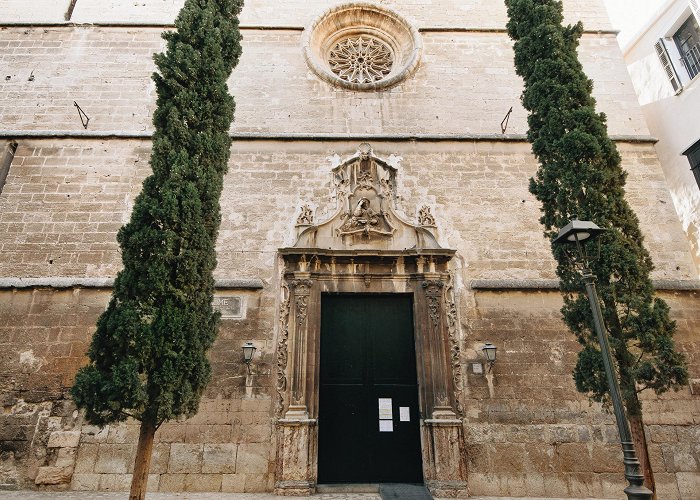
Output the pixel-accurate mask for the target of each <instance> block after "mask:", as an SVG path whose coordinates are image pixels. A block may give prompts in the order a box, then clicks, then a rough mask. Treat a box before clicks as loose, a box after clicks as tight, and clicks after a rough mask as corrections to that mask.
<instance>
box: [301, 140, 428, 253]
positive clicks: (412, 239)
mask: <svg viewBox="0 0 700 500" xmlns="http://www.w3.org/2000/svg"><path fill="white" fill-rule="evenodd" d="M331 161H333V164H334V168H333V171H332V175H333V177H332V178H333V188H334V190H335V199H336V202H337V207H336V211H335V213H333V214H332V215H331V216H330V218H328V219H327V220H326V221H324V222H320V223H318V224H316V225H312V226H311V227H306V228H304V229H303V231H301V232H300V234H299V237H298V239H297V242H296V243H295V245H294V247H295V248H324V249H331V250H340V249H347V248H348V247H352V248H357V249H363V248H366V249H370V248H371V249H384V250H409V249H437V248H440V246H439V245H438V243H437V240H436V239H435V236H434V235H433V234H432V232H431V231H430V228H426V227H424V226H422V225H420V224H412V223H410V222H408V221H407V220H405V219H404V218H403V217H402V216H401V215H399V213H397V210H396V174H397V168H396V167H397V166H398V162H399V161H400V158H397V157H395V156H393V155H392V156H391V157H390V158H389V159H388V160H384V159H381V158H379V157H377V156H375V155H374V154H373V151H372V148H371V146H370V145H369V144H367V143H363V144H360V147H359V148H358V151H357V153H356V154H355V155H353V156H351V157H350V158H348V159H347V160H345V161H343V162H341V161H340V158H339V157H338V156H335V157H333V158H331Z"/></svg>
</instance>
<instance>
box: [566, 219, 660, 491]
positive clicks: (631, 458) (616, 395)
mask: <svg viewBox="0 0 700 500" xmlns="http://www.w3.org/2000/svg"><path fill="white" fill-rule="evenodd" d="M604 231H605V230H604V229H601V228H600V227H598V226H597V225H596V224H594V223H593V222H589V221H580V220H576V219H574V220H572V221H571V222H570V223H569V224H567V225H566V226H564V227H563V228H561V230H560V231H559V236H557V238H556V239H555V240H554V243H555V244H571V243H576V249H577V251H578V256H579V258H580V259H581V263H582V264H583V269H582V270H581V275H582V277H583V281H584V283H585V284H586V293H587V295H588V302H589V303H590V304H591V312H592V313H593V324H594V326H595V331H596V334H597V335H598V343H599V344H600V352H601V353H602V355H603V364H604V365H605V374H606V376H607V379H608V389H609V390H610V398H611V399H612V404H613V409H614V411H615V420H616V421H617V431H618V432H619V434H620V441H621V443H622V452H623V454H624V458H623V462H624V464H625V478H627V481H628V482H629V486H627V488H625V493H626V494H627V499H628V500H651V498H652V496H653V493H652V492H651V491H650V490H649V489H648V488H645V487H644V476H643V475H642V474H641V473H640V471H639V470H640V465H639V460H638V459H637V453H636V452H635V450H634V443H633V442H632V433H631V432H630V427H629V423H628V422H627V416H626V414H625V408H624V406H623V405H622V398H621V396H620V385H619V383H618V381H617V376H616V375H615V371H614V368H613V358H612V354H611V353H610V344H609V343H608V335H607V333H606V331H605V326H604V322H603V313H602V312H601V310H600V302H599V300H598V294H597V292H596V289H595V278H594V276H593V273H592V272H591V270H590V267H589V265H588V258H587V256H586V253H585V251H584V249H583V246H582V245H581V242H582V241H585V240H589V239H594V238H596V237H598V236H599V235H600V233H602V232H604Z"/></svg>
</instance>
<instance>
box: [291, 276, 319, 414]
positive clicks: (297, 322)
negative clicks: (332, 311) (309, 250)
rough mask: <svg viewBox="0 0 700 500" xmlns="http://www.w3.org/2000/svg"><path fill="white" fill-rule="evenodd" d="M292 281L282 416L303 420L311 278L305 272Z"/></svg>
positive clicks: (306, 408)
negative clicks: (287, 376)
mask: <svg viewBox="0 0 700 500" xmlns="http://www.w3.org/2000/svg"><path fill="white" fill-rule="evenodd" d="M294 277H295V279H294V280H292V282H291V285H292V304H293V307H292V314H291V316H292V317H291V322H290V325H293V326H292V327H291V328H290V330H291V331H290V335H291V339H290V349H291V353H292V356H291V359H290V360H289V369H290V374H291V375H290V378H291V380H290V398H289V408H288V409H287V413H285V419H290V418H292V419H300V418H301V419H307V418H309V410H308V404H307V394H306V387H307V384H306V381H307V369H306V368H307V362H306V360H307V356H308V341H307V340H308V336H309V299H310V297H311V286H312V285H313V281H311V279H310V274H309V273H295V275H294Z"/></svg>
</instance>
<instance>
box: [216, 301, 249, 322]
mask: <svg viewBox="0 0 700 500" xmlns="http://www.w3.org/2000/svg"><path fill="white" fill-rule="evenodd" d="M212 306H213V307H214V310H215V311H219V312H220V313H221V319H237V318H241V317H243V314H242V307H241V297H240V296H237V295H226V296H223V295H222V296H218V297H214V302H213V304H212Z"/></svg>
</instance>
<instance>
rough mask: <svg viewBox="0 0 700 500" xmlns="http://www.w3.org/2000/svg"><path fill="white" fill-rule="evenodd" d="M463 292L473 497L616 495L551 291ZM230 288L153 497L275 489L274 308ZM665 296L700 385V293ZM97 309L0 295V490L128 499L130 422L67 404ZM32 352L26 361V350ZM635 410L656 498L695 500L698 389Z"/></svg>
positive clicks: (616, 473)
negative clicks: (240, 312) (248, 368)
mask: <svg viewBox="0 0 700 500" xmlns="http://www.w3.org/2000/svg"><path fill="white" fill-rule="evenodd" d="M458 292H459V295H460V298H461V300H460V304H459V312H460V317H461V318H462V320H461V329H462V335H463V339H464V342H463V356H464V366H463V367H464V370H463V372H464V373H465V377H466V380H467V384H466V388H465V391H464V394H465V397H464V401H463V406H464V408H465V420H464V431H465V432H464V435H465V441H466V442H465V445H466V446H465V449H466V454H467V460H468V471H469V481H468V485H469V489H470V493H471V494H472V495H494V496H501V495H517V494H518V493H519V492H522V491H523V490H524V489H527V491H529V492H530V493H531V494H532V495H540V496H543V497H546V496H557V497H568V496H574V497H592V498H616V497H619V492H620V491H621V490H622V488H623V487H624V479H623V477H622V454H621V452H620V449H619V445H618V437H617V431H616V427H615V425H614V420H613V419H612V417H611V416H610V415H609V414H607V413H605V412H604V411H603V410H602V409H601V408H600V406H599V405H597V404H595V405H590V404H589V403H588V401H586V399H585V398H583V397H582V396H581V395H580V394H578V393H577V392H576V391H575V389H574V386H573V381H572V378H571V373H570V372H571V368H572V366H573V364H574V362H575V357H576V352H577V350H578V346H577V344H576V342H575V340H574V338H573V336H572V335H571V334H570V333H568V332H567V331H566V330H565V328H564V327H563V325H562V323H561V321H560V318H559V312H558V309H559V307H560V305H561V300H560V298H559V294H558V293H557V292H556V291H548V292H542V291H539V292H538V291H514V290H509V291H489V290H468V289H466V288H463V289H461V290H460V291H458ZM227 293H229V292H227ZM231 293H233V292H231ZM235 293H238V294H242V295H244V296H246V297H247V300H246V301H245V302H246V304H247V311H246V318H245V319H241V320H236V321H232V320H226V321H224V322H223V324H222V329H221V332H220V335H219V338H218V340H217V342H216V344H215V346H214V348H213V349H212V353H211V357H212V361H213V367H214V378H213V381H212V384H211V385H210V386H209V388H208V389H207V393H206V395H205V398H204V399H203V401H202V404H201V406H200V411H199V413H198V414H197V415H196V416H195V417H193V418H191V419H187V420H183V421H180V422H170V423H167V424H164V425H163V427H162V428H161V429H159V431H158V433H157V435H156V445H155V449H154V457H153V462H152V466H151V477H150V479H149V488H150V489H151V490H152V491H247V492H260V491H271V490H272V488H273V483H274V462H275V456H274V453H275V451H274V450H275V445H274V442H273V441H274V437H273V436H274V433H273V420H272V418H273V410H272V402H273V399H272V394H273V389H272V385H273V384H272V380H271V378H270V367H271V359H272V355H273V353H274V349H273V348H272V346H273V344H272V342H271V337H269V336H265V335H264V334H262V333H256V332H263V331H268V332H270V331H271V330H267V328H262V329H261V328H260V326H261V325H262V324H265V325H266V327H268V326H271V325H270V322H272V321H274V319H273V318H274V317H275V315H274V310H275V307H274V300H273V299H272V298H270V297H267V295H266V293H265V292H255V291H247V292H245V291H237V292H235ZM663 296H664V298H665V299H666V300H667V301H668V302H669V303H670V305H671V308H672V311H673V315H674V318H675V319H676V321H677V323H678V327H679V331H678V334H677V341H678V344H679V348H680V349H681V350H682V351H683V352H685V353H686V355H687V356H688V362H689V366H690V369H691V377H692V378H693V379H695V380H697V379H699V378H700V370H699V369H698V367H699V366H700V359H699V358H700V354H699V353H700V349H698V347H699V346H698V343H700V338H699V337H698V334H697V332H698V331H700V319H698V318H697V315H696V314H695V311H696V304H697V300H698V294H697V292H674V293H664V294H663ZM107 299H108V291H107V290H91V289H74V290H49V289H47V290H6V291H2V292H0V304H2V306H1V307H2V310H1V313H2V314H1V315H0V316H1V317H2V318H3V324H2V325H3V326H2V337H1V338H2V339H3V345H2V350H3V352H5V353H8V354H7V355H6V358H5V359H3V366H4V370H3V374H2V389H3V390H2V394H3V398H4V399H3V406H4V412H3V414H2V415H0V429H2V431H1V432H2V439H1V441H0V446H1V447H2V455H1V462H0V484H1V485H2V487H3V488H11V489H14V488H36V487H42V488H50V489H65V488H70V489H74V490H104V491H112V490H116V491H123V490H126V489H128V486H129V483H130V480H131V476H130V474H131V471H132V469H133V460H134V455H135V445H136V441H137V439H138V425H137V424H136V423H133V422H131V423H124V424H118V425H110V426H107V427H105V428H97V427H94V426H90V425H86V424H85V423H84V421H83V419H82V418H81V416H80V414H79V413H78V412H77V411H75V408H74V406H73V405H72V403H71V402H70V401H69V400H67V399H66V391H67V388H68V387H69V385H70V384H71V382H72V377H73V375H74V373H75V370H76V369H77V367H78V366H79V365H80V364H82V362H83V360H84V357H83V355H84V352H85V349H86V347H87V343H88V340H89V338H90V335H91V333H92V328H93V326H92V325H93V324H94V320H95V319H96V317H97V315H98V314H99V313H100V312H101V311H102V310H103V309H104V306H105V304H106V301H107ZM266 302H272V305H266ZM39 304H44V306H43V308H40V307H39ZM28 311H29V312H28ZM78 312H80V314H78ZM263 317H264V318H265V319H261V318H263ZM22 318H23V319H22ZM60 318H65V319H64V320H61V319H60ZM61 321H62V323H63V324H57V323H59V322H61ZM71 322H72V323H74V326H70V323H71ZM75 325H77V326H75ZM250 339H253V340H254V341H255V342H256V344H257V345H259V346H260V347H261V352H262V355H261V357H260V358H259V359H258V358H256V360H255V362H254V365H253V366H254V376H253V377H252V380H249V381H248V383H247V384H246V376H245V373H244V368H243V367H242V366H241V363H240V359H239V358H240V356H241V353H240V352H239V351H240V344H241V343H242V342H243V341H244V340H250ZM8 340H9V342H8ZM485 341H491V342H494V343H495V344H496V345H497V346H498V347H499V351H498V361H497V363H496V365H495V366H494V368H493V370H492V371H491V373H485V374H483V373H482V374H479V373H475V372H474V364H480V365H482V366H483V358H482V357H481V353H480V351H479V349H480V347H481V345H482V344H483V342H485ZM27 352H31V353H32V354H31V356H29V355H28V354H24V355H23V353H27ZM61 353H64V354H63V355H61ZM644 411H645V422H646V431H647V436H648V440H649V451H650V456H651V459H652V464H653V467H654V471H655V475H656V480H657V486H658V489H659V495H660V496H659V498H663V499H664V500H691V499H694V498H695V497H694V493H695V492H696V491H697V487H698V485H699V484H700V472H699V470H700V445H698V443H699V442H700V394H698V393H697V391H696V392H695V394H691V391H690V389H689V388H687V387H686V388H682V389H681V390H680V391H678V392H675V393H669V394H666V395H664V396H662V397H660V398H657V397H655V396H653V395H647V396H646V397H645V398H644Z"/></svg>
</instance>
